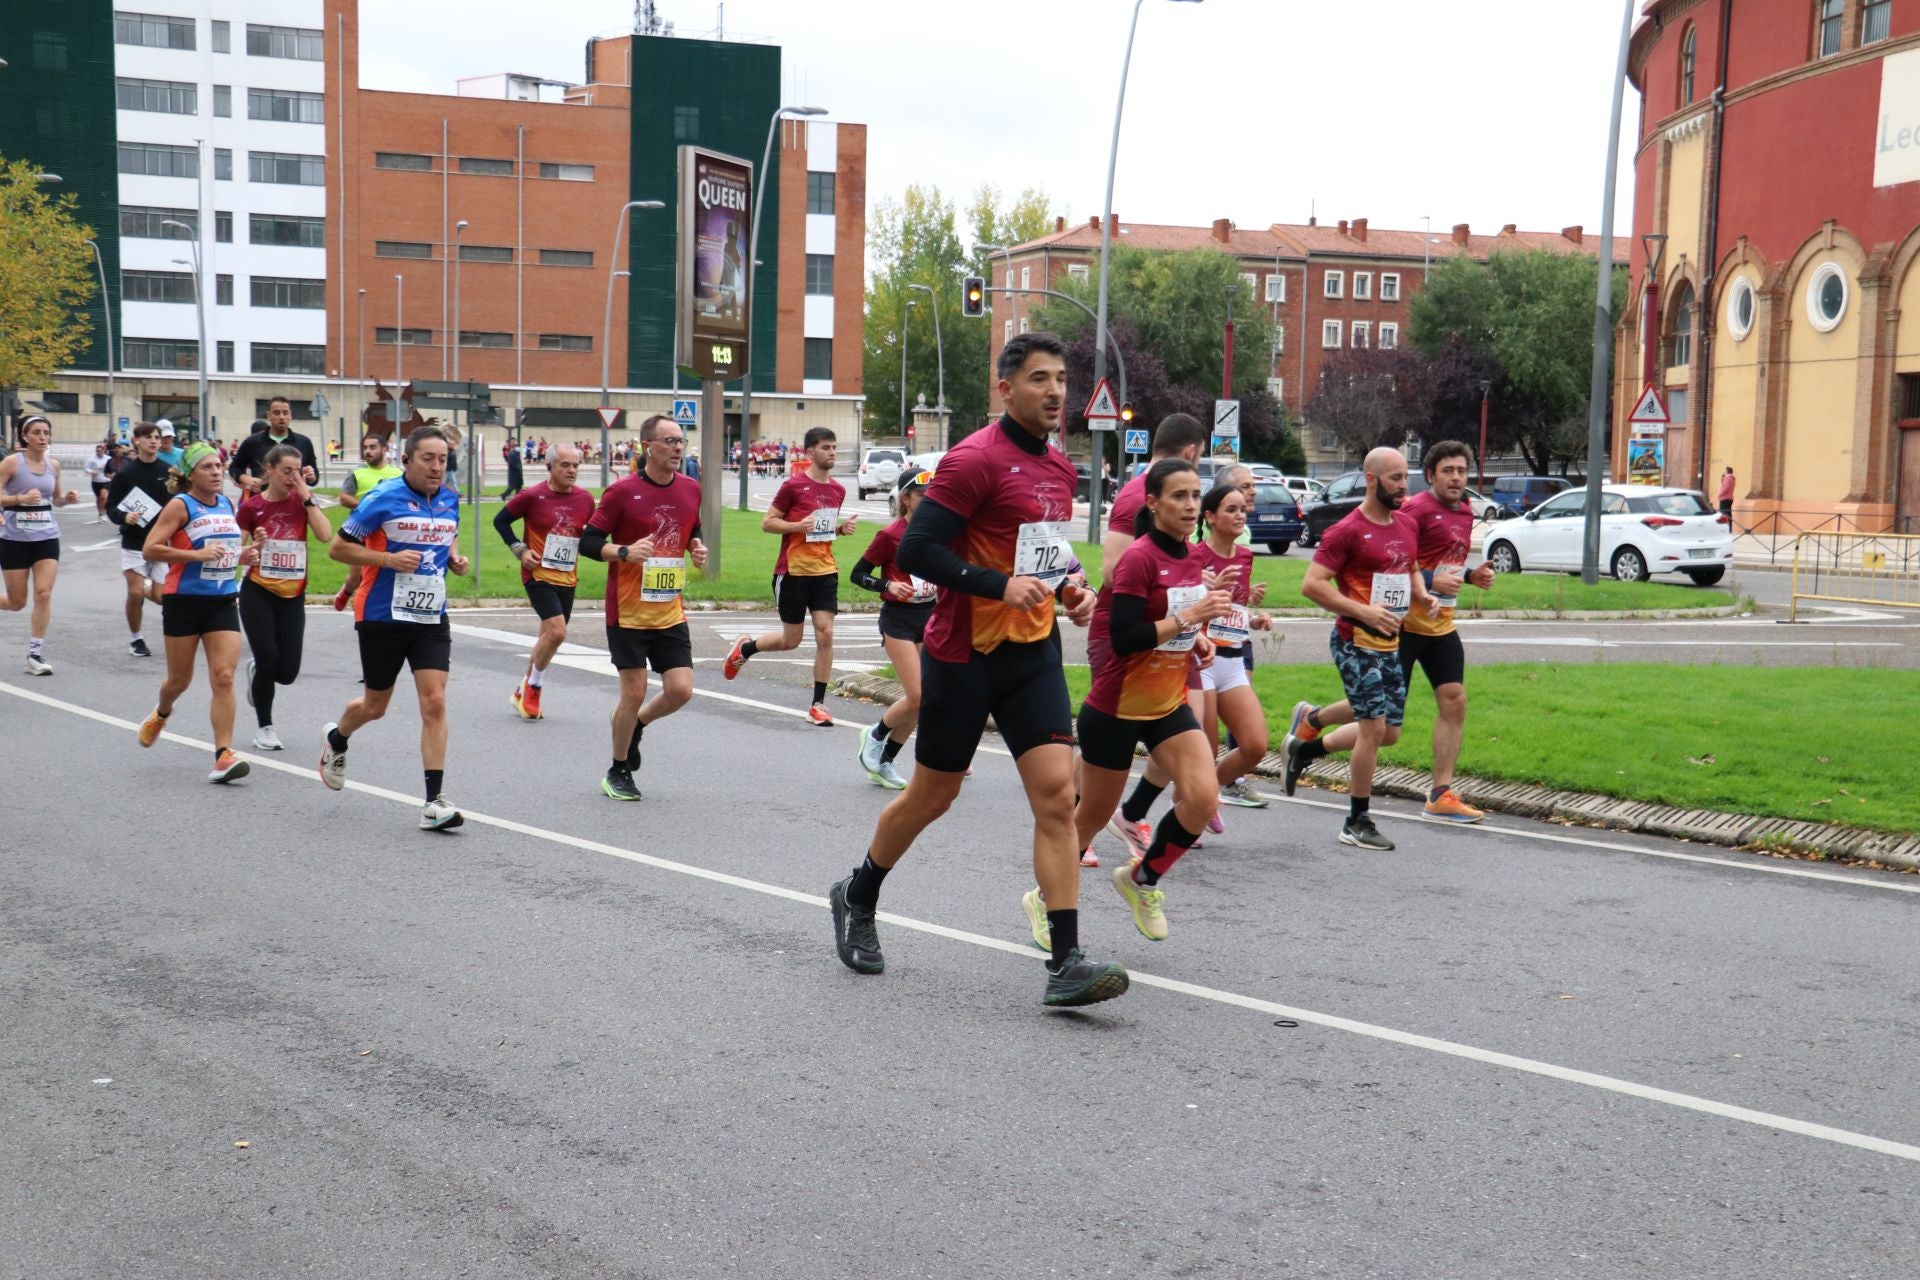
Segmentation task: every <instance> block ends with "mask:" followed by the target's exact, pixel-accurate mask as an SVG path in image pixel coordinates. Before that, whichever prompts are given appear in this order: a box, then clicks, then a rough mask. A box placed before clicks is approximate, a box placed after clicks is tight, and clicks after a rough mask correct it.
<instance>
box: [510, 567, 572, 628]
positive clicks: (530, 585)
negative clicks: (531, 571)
mask: <svg viewBox="0 0 1920 1280" xmlns="http://www.w3.org/2000/svg"><path fill="white" fill-rule="evenodd" d="M521 585H523V586H524V587H526V589H527V603H528V604H530V605H532V606H533V611H534V612H535V613H537V614H539V615H540V621H542V622H545V621H546V620H547V619H548V618H565V619H566V620H567V621H568V622H572V621H573V590H574V589H573V588H572V587H557V586H555V585H554V584H553V583H551V582H542V581H540V579H538V578H529V579H527V581H526V582H524V583H522V584H521Z"/></svg>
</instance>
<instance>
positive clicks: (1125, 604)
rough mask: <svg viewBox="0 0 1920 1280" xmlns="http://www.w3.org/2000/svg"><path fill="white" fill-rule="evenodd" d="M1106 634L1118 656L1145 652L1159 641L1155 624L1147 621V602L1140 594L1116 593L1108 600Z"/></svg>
mask: <svg viewBox="0 0 1920 1280" xmlns="http://www.w3.org/2000/svg"><path fill="white" fill-rule="evenodd" d="M1107 607H1108V614H1107V618H1108V635H1109V636H1110V637H1111V639H1112V640H1113V651H1114V653H1115V654H1117V655H1119V656H1120V657H1125V656H1126V655H1128V654H1130V653H1145V652H1146V651H1147V650H1149V649H1151V648H1153V647H1154V646H1155V645H1157V644H1159V643H1160V633H1159V631H1158V630H1157V629H1156V628H1157V624H1155V623H1152V622H1148V621H1147V602H1146V600H1145V599H1144V598H1143V597H1141V596H1122V595H1116V596H1114V597H1112V599H1111V600H1110V601H1109V602H1108V606H1107Z"/></svg>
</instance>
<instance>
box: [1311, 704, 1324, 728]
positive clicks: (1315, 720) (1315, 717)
mask: <svg viewBox="0 0 1920 1280" xmlns="http://www.w3.org/2000/svg"><path fill="white" fill-rule="evenodd" d="M1307 723H1308V724H1310V725H1312V726H1313V727H1314V728H1316V729H1324V728H1326V727H1327V726H1325V725H1323V724H1321V723H1320V708H1318V707H1315V708H1314V709H1313V710H1311V711H1309V712H1307Z"/></svg>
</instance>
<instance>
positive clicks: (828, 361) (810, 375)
mask: <svg viewBox="0 0 1920 1280" xmlns="http://www.w3.org/2000/svg"><path fill="white" fill-rule="evenodd" d="M806 343H807V348H806V372H805V374H804V375H803V376H804V377H806V378H807V379H809V380H811V381H816V382H830V381H832V379H833V339H832V338H808V339H807V340H806Z"/></svg>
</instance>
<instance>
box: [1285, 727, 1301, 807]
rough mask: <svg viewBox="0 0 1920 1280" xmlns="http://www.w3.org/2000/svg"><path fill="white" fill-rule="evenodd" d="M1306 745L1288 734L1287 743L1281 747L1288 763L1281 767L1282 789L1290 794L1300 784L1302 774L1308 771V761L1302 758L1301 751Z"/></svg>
mask: <svg viewBox="0 0 1920 1280" xmlns="http://www.w3.org/2000/svg"><path fill="white" fill-rule="evenodd" d="M1306 745H1307V744H1306V743H1304V742H1302V741H1300V739H1298V738H1296V737H1294V736H1293V735H1292V734H1288V735H1287V741H1286V744H1285V745H1284V746H1282V747H1281V748H1280V750H1281V753H1282V754H1283V755H1284V756H1285V758H1286V763H1285V764H1283V765H1282V766H1281V769H1280V789H1281V790H1282V791H1284V792H1286V793H1287V794H1288V795H1292V794H1293V789H1294V788H1295V787H1297V786H1299V785H1300V775H1301V774H1303V773H1305V772H1306V771H1307V762H1306V761H1305V760H1302V759H1301V758H1300V751H1301V749H1302V748H1303V747H1305V746H1306Z"/></svg>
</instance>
